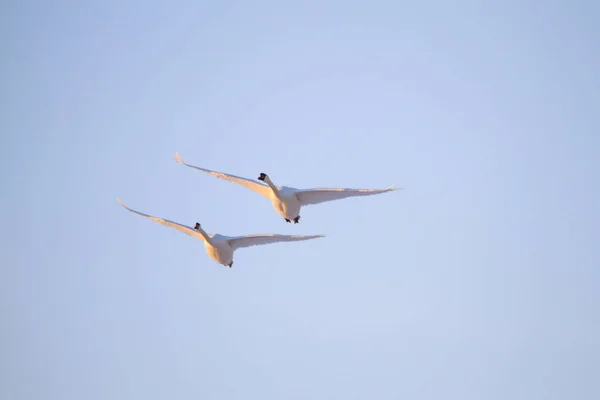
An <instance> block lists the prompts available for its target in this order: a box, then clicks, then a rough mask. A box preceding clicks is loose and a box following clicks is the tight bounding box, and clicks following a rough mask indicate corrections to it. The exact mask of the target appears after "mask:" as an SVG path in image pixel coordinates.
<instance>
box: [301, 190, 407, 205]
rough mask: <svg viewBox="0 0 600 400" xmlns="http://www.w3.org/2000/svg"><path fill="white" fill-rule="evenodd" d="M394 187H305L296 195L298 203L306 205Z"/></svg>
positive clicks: (377, 192) (367, 194)
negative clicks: (305, 188)
mask: <svg viewBox="0 0 600 400" xmlns="http://www.w3.org/2000/svg"><path fill="white" fill-rule="evenodd" d="M394 190H398V189H396V188H395V187H394V186H390V187H389V188H387V189H344V188H339V189H307V190H298V191H297V192H296V196H297V197H298V200H300V204H301V205H303V206H308V205H311V204H319V203H324V202H326V201H332V200H341V199H346V198H348V197H356V196H372V195H374V194H381V193H387V192H391V191H394Z"/></svg>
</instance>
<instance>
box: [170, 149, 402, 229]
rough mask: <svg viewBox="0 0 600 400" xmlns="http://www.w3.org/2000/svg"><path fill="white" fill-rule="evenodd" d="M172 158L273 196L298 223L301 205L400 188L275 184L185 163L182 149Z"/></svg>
mask: <svg viewBox="0 0 600 400" xmlns="http://www.w3.org/2000/svg"><path fill="white" fill-rule="evenodd" d="M173 158H174V159H175V161H177V162H178V163H180V164H183V165H185V166H187V167H190V168H195V169H197V170H199V171H202V172H204V173H207V174H209V175H212V176H214V177H215V178H219V179H224V180H226V181H230V182H233V183H237V184H238V185H241V186H244V187H245V188H247V189H250V190H252V191H253V192H256V193H258V194H260V195H261V196H263V197H265V198H267V199H269V200H271V204H273V208H274V209H275V211H276V212H277V213H278V214H279V215H281V216H282V217H283V219H285V221H286V222H292V221H294V223H295V224H297V223H298V222H299V221H300V209H301V208H302V206H308V205H312V204H319V203H324V202H326V201H332V200H341V199H345V198H348V197H356V196H371V195H374V194H381V193H387V192H391V191H394V190H398V189H397V188H395V187H394V186H393V185H392V186H390V187H389V188H387V189H343V188H337V189H296V188H293V187H288V186H275V185H274V184H273V182H272V181H271V179H270V178H269V176H268V175H267V174H265V173H261V174H260V176H259V177H258V180H259V181H263V182H265V183H266V185H265V184H263V183H260V182H256V181H253V180H251V179H246V178H241V177H239V176H235V175H229V174H225V173H223V172H217V171H211V170H209V169H204V168H200V167H196V166H193V165H190V164H186V163H185V162H183V160H182V159H181V157H180V156H179V153H175V156H174V157H173Z"/></svg>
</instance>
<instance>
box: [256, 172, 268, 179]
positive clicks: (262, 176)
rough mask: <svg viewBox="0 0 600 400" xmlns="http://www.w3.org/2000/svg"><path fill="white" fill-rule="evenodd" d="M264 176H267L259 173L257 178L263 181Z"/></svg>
mask: <svg viewBox="0 0 600 400" xmlns="http://www.w3.org/2000/svg"><path fill="white" fill-rule="evenodd" d="M266 176H267V175H266V174H264V173H261V174H260V176H259V177H258V180H259V181H264V180H265V177H266Z"/></svg>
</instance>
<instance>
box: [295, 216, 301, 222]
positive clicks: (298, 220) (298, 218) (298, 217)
mask: <svg viewBox="0 0 600 400" xmlns="http://www.w3.org/2000/svg"><path fill="white" fill-rule="evenodd" d="M298 222H300V216H299V215H298V216H297V217H296V218H294V223H295V224H297V223H298Z"/></svg>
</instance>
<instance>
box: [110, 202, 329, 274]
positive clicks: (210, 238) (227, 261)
mask: <svg viewBox="0 0 600 400" xmlns="http://www.w3.org/2000/svg"><path fill="white" fill-rule="evenodd" d="M117 201H118V202H119V204H121V206H123V207H124V208H125V209H126V210H127V211H130V212H132V213H134V214H138V215H141V216H142V217H145V218H148V219H150V220H152V221H154V222H158V223H159V224H161V225H164V226H167V227H169V228H173V229H176V230H178V231H179V232H182V233H185V234H186V235H189V236H192V237H195V238H196V239H199V240H201V241H202V242H203V243H204V249H205V250H206V254H208V256H209V257H210V258H211V259H212V260H213V261H215V262H216V263H217V264H221V265H224V266H228V267H229V268H231V266H232V265H233V253H234V252H235V251H236V250H237V249H241V248H245V247H251V246H260V245H265V244H271V243H278V242H298V241H303V240H310V239H316V238H320V237H324V235H310V236H296V235H277V234H264V235H246V236H225V235H219V234H208V233H206V232H205V231H204V230H203V229H202V227H201V226H200V224H199V223H197V222H196V225H195V226H194V227H193V228H192V227H190V226H187V225H182V224H179V223H177V222H173V221H169V220H167V219H162V218H158V217H153V216H152V215H148V214H144V213H141V212H139V211H136V210H132V209H131V208H129V207H127V206H126V205H125V204H123V202H122V201H121V200H120V199H117Z"/></svg>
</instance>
